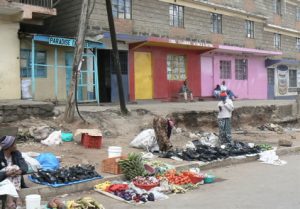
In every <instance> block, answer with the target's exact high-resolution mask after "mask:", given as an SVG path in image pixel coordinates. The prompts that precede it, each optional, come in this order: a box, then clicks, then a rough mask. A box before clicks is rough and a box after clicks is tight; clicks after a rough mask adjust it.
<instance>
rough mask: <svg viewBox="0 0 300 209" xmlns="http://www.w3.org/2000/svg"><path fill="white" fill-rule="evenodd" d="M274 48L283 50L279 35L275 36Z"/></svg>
mask: <svg viewBox="0 0 300 209" xmlns="http://www.w3.org/2000/svg"><path fill="white" fill-rule="evenodd" d="M274 47H275V49H281V35H280V34H278V33H275V34H274Z"/></svg>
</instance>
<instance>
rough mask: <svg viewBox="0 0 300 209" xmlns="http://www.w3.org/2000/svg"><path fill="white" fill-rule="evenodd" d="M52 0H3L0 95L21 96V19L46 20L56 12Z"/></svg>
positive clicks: (0, 10)
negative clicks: (19, 35) (19, 34)
mask: <svg viewBox="0 0 300 209" xmlns="http://www.w3.org/2000/svg"><path fill="white" fill-rule="evenodd" d="M52 6H53V0H41V1H34V0H9V1H8V0H0V49H1V57H0V82H1V87H0V99H20V98H21V79H20V78H21V77H20V65H22V62H20V40H19V37H18V32H19V29H20V23H26V24H37V25H40V24H43V21H44V19H45V18H47V17H50V16H54V15H56V10H55V9H54V8H53V7H52Z"/></svg>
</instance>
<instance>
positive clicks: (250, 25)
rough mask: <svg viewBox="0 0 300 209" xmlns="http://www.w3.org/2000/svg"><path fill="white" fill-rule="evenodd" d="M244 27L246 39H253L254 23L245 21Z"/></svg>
mask: <svg viewBox="0 0 300 209" xmlns="http://www.w3.org/2000/svg"><path fill="white" fill-rule="evenodd" d="M245 27H246V37H247V38H254V22H253V21H250V20H246V23H245Z"/></svg>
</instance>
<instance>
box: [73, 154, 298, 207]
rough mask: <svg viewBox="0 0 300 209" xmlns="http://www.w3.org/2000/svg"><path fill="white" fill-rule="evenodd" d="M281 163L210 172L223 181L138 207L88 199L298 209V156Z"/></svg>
mask: <svg viewBox="0 0 300 209" xmlns="http://www.w3.org/2000/svg"><path fill="white" fill-rule="evenodd" d="M282 159H284V160H286V161H287V162H288V164H287V165H285V166H272V165H266V164H261V163H259V162H253V163H247V164H241V165H236V166H230V167H226V168H221V169H217V170H213V172H214V173H215V174H216V175H217V176H218V177H220V178H223V179H224V181H220V182H217V183H214V184H211V185H203V186H202V187H200V189H198V190H194V191H190V192H188V193H186V194H178V195H171V196H170V198H169V199H168V200H164V201H158V202H154V203H148V204H145V205H141V206H138V207H136V206H132V205H128V204H125V203H121V202H118V201H115V200H113V199H110V198H107V197H104V196H102V195H99V194H89V195H92V196H94V197H95V198H96V199H98V200H99V201H100V202H101V203H102V204H104V206H105V208H106V209H129V208H142V209H144V208H146V209H298V208H300V197H299V192H300V178H299V173H300V166H299V160H300V155H293V156H285V157H282ZM69 198H71V197H69ZM73 198H74V197H73Z"/></svg>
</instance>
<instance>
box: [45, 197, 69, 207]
mask: <svg viewBox="0 0 300 209" xmlns="http://www.w3.org/2000/svg"><path fill="white" fill-rule="evenodd" d="M47 208H49V209H66V208H67V207H66V205H65V204H64V203H63V202H62V201H61V200H60V199H59V198H54V199H52V200H50V201H49V202H48V204H47Z"/></svg>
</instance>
